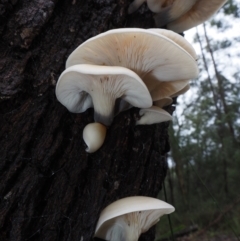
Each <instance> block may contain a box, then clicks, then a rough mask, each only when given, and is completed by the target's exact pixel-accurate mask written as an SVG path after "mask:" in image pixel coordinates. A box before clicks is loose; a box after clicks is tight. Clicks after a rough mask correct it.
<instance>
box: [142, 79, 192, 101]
mask: <svg viewBox="0 0 240 241" xmlns="http://www.w3.org/2000/svg"><path fill="white" fill-rule="evenodd" d="M146 79H147V81H146V85H147V87H148V90H149V92H150V94H151V97H152V99H153V101H156V100H159V99H162V98H165V97H168V96H172V95H174V94H175V93H176V92H178V91H180V90H182V89H183V88H184V87H185V86H186V85H188V83H189V80H177V81H169V82H164V81H159V82H158V83H157V84H156V81H157V80H156V79H155V78H153V77H152V76H149V77H148V76H146Z"/></svg>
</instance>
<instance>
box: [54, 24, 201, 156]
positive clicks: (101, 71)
mask: <svg viewBox="0 0 240 241" xmlns="http://www.w3.org/2000/svg"><path fill="white" fill-rule="evenodd" d="M156 46H158V47H157V48H156ZM196 58H197V56H196V53H195V51H194V49H193V48H192V46H191V45H190V44H189V43H188V42H187V40H185V39H184V38H183V37H182V36H180V35H178V34H176V33H174V32H172V31H169V30H158V29H149V30H145V29H137V28H130V29H128V28H125V29H115V30H110V31H107V32H105V33H102V34H99V35H98V36H96V37H93V38H91V39H89V40H87V41H86V42H85V43H83V44H81V45H80V46H79V47H78V48H77V49H76V50H74V51H73V52H72V54H71V55H70V56H69V58H68V59H67V62H66V70H65V71H64V72H63V73H62V74H61V76H60V77H59V80H58V83H57V87H56V95H57V99H58V100H59V101H60V102H61V103H62V104H63V105H64V106H65V107H66V108H67V109H68V110H69V111H71V112H74V113H81V112H84V111H85V110H86V109H88V108H91V107H93V108H94V120H95V122H96V123H100V125H94V132H97V131H98V132H99V135H98V137H99V138H92V133H93V131H92V129H91V128H90V127H89V126H88V128H87V129H86V130H84V140H85V142H86V144H87V145H88V148H87V151H88V152H94V151H96V150H97V148H96V147H98V148H100V147H101V145H102V144H103V140H104V138H105V134H104V135H101V134H100V133H103V132H102V129H104V126H105V127H107V126H110V125H111V123H112V121H113V118H114V116H115V115H116V114H118V113H120V112H122V111H124V110H126V109H129V108H131V107H138V108H140V116H141V118H140V120H139V121H137V123H136V124H137V125H146V124H155V123H160V122H164V121H169V120H171V119H172V117H171V115H170V114H169V113H168V112H166V111H165V110H163V109H162V107H164V106H165V105H166V104H168V103H167V102H166V103H164V102H163V100H164V98H171V97H172V96H174V95H176V93H180V91H182V90H183V89H185V88H186V86H187V85H188V84H189V80H190V79H192V78H195V77H197V75H198V67H197V62H196ZM92 127H93V126H92ZM98 128H99V130H98ZM104 133H105V132H104ZM101 136H102V138H100V137H101ZM90 140H91V141H90ZM92 145H93V146H94V148H93V147H92Z"/></svg>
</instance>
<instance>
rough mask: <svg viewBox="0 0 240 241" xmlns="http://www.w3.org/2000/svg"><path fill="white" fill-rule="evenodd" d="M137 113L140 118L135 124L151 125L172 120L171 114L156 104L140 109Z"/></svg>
mask: <svg viewBox="0 0 240 241" xmlns="http://www.w3.org/2000/svg"><path fill="white" fill-rule="evenodd" d="M139 115H140V116H141V118H140V119H139V120H138V121H137V122H136V125H152V124H157V123H161V122H165V121H171V120H172V116H171V115H170V114H169V113H168V112H167V111H165V110H163V109H162V108H159V107H157V106H152V107H150V108H146V109H141V110H140V111H139Z"/></svg>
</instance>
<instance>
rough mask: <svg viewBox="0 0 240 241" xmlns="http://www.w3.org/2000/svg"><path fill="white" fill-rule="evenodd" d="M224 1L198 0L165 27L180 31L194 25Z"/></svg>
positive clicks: (211, 13)
mask: <svg viewBox="0 0 240 241" xmlns="http://www.w3.org/2000/svg"><path fill="white" fill-rule="evenodd" d="M226 2H227V0H198V1H197V2H196V3H195V4H194V5H193V6H192V8H191V9H190V10H189V11H188V12H186V13H185V14H183V15H182V16H181V17H179V18H177V19H176V20H175V21H172V22H170V23H169V24H168V25H167V28H168V29H170V30H173V31H175V32H177V33H181V32H183V31H186V30H188V29H190V28H193V27H196V26H197V25H199V24H201V23H203V22H204V21H207V20H208V19H209V18H211V17H212V16H213V15H214V14H215V13H216V12H217V11H218V10H219V9H220V8H221V7H222V6H223V5H224V4H225V3H226ZM156 21H158V20H156Z"/></svg>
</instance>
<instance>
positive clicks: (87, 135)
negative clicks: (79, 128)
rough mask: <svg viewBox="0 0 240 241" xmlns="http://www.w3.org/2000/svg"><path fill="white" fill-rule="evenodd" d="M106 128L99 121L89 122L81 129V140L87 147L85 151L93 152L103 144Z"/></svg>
mask: <svg viewBox="0 0 240 241" xmlns="http://www.w3.org/2000/svg"><path fill="white" fill-rule="evenodd" d="M106 132H107V128H106V126H104V125H102V124H101V123H90V124H88V125H86V126H85V128H84V129H83V140H84V141H85V143H86V145H87V148H86V152H89V153H93V152H95V151H97V150H98V149H99V148H100V147H101V146H102V144H103V142H104V140H105V137H106Z"/></svg>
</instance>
